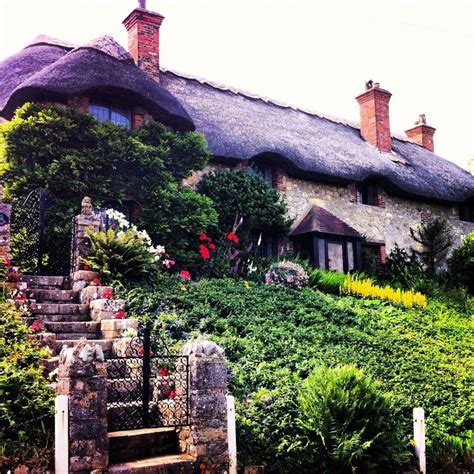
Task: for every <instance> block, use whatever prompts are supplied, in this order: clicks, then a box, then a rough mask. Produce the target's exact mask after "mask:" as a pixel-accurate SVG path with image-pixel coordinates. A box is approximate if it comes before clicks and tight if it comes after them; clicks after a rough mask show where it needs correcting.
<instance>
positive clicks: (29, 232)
mask: <svg viewBox="0 0 474 474" xmlns="http://www.w3.org/2000/svg"><path fill="white" fill-rule="evenodd" d="M58 202H59V200H57V199H56V198H55V197H54V196H53V195H51V194H49V193H47V192H46V191H44V190H42V189H35V190H34V191H31V192H30V193H29V194H28V195H27V196H26V198H24V197H21V198H16V199H14V200H13V202H12V217H11V255H12V261H13V264H14V265H16V266H19V267H20V270H21V271H22V272H23V273H28V274H41V275H67V274H68V273H69V264H70V253H71V232H72V217H73V215H72V213H70V212H69V211H68V210H64V209H61V208H60V207H59V205H58Z"/></svg>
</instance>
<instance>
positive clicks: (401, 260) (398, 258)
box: [382, 244, 426, 289]
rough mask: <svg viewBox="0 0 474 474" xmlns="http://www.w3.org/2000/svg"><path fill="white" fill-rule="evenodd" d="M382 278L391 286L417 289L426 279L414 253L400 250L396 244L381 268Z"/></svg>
mask: <svg viewBox="0 0 474 474" xmlns="http://www.w3.org/2000/svg"><path fill="white" fill-rule="evenodd" d="M382 275H383V278H384V279H385V280H387V281H389V282H390V283H392V284H393V285H397V284H399V285H400V286H402V287H404V288H416V289H419V288H420V287H421V286H422V285H423V281H424V280H425V279H426V273H425V272H424V270H423V268H422V266H421V265H420V262H419V260H418V258H417V256H416V254H415V253H414V252H411V253H408V252H407V250H405V249H403V248H400V247H399V246H398V244H395V247H394V248H393V249H392V250H391V251H390V253H389V254H388V256H387V259H386V261H385V264H384V265H383V268H382Z"/></svg>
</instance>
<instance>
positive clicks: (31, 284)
mask: <svg viewBox="0 0 474 474" xmlns="http://www.w3.org/2000/svg"><path fill="white" fill-rule="evenodd" d="M21 280H22V281H24V282H26V283H28V288H46V289H63V288H66V286H67V278H66V277H64V276H43V275H22V276H21Z"/></svg>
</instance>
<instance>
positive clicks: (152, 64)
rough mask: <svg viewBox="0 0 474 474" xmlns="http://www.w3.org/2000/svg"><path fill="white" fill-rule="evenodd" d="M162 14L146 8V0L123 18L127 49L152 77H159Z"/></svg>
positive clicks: (139, 65) (136, 62) (140, 66)
mask: <svg viewBox="0 0 474 474" xmlns="http://www.w3.org/2000/svg"><path fill="white" fill-rule="evenodd" d="M163 20H164V16H162V15H160V14H159V13H154V12H150V11H148V10H147V9H146V0H139V2H138V8H135V10H133V11H132V13H130V15H128V16H127V18H125V20H123V24H124V26H125V28H126V29H127V31H128V51H129V53H130V54H131V56H132V58H133V59H134V61H135V64H136V65H137V66H138V67H139V68H140V69H142V70H143V71H145V72H146V73H147V74H149V75H150V76H151V77H152V78H153V79H156V80H159V77H160V26H161V23H162V22H163Z"/></svg>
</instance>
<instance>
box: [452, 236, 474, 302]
mask: <svg viewBox="0 0 474 474" xmlns="http://www.w3.org/2000/svg"><path fill="white" fill-rule="evenodd" d="M448 270H449V276H450V278H451V279H452V280H453V281H454V282H456V283H459V284H461V285H464V286H465V287H466V288H467V289H468V290H469V292H470V293H474V232H471V233H470V234H469V235H468V236H466V238H465V239H464V241H463V243H462V245H461V246H460V247H458V248H457V249H454V250H453V253H452V255H451V257H450V258H449V260H448Z"/></svg>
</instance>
